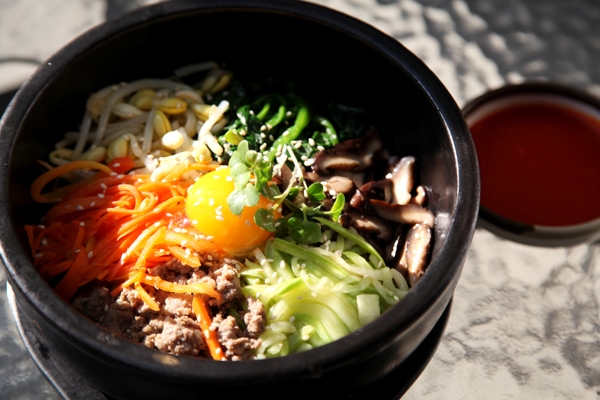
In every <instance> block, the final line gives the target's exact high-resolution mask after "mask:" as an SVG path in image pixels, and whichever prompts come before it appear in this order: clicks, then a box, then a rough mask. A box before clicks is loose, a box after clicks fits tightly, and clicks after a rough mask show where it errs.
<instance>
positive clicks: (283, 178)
mask: <svg viewBox="0 0 600 400" xmlns="http://www.w3.org/2000/svg"><path fill="white" fill-rule="evenodd" d="M292 177H293V173H292V170H291V169H290V167H288V166H287V165H286V164H283V165H281V169H280V170H279V172H278V173H277V174H276V175H275V177H274V178H275V180H277V181H278V182H279V187H280V189H282V191H283V190H285V189H286V188H287V187H288V186H289V185H290V181H291V180H292Z"/></svg>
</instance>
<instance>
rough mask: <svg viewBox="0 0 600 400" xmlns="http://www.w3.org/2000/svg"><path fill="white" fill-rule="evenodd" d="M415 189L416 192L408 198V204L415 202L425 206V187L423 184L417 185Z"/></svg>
mask: <svg viewBox="0 0 600 400" xmlns="http://www.w3.org/2000/svg"><path fill="white" fill-rule="evenodd" d="M415 191H416V192H417V194H416V195H414V196H413V197H412V198H411V199H410V204H417V205H420V206H423V207H425V206H426V205H427V189H426V188H425V186H422V185H420V186H417V188H416V189H415Z"/></svg>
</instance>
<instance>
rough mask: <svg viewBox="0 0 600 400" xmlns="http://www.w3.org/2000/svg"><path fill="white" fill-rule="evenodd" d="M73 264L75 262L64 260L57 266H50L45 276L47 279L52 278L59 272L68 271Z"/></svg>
mask: <svg viewBox="0 0 600 400" xmlns="http://www.w3.org/2000/svg"><path fill="white" fill-rule="evenodd" d="M74 262H75V260H65V261H63V262H61V263H58V264H52V265H50V267H49V268H48V269H47V270H46V275H47V276H48V277H53V276H56V275H58V274H60V273H61V272H65V271H66V270H68V269H69V268H71V267H72V265H73V263H74Z"/></svg>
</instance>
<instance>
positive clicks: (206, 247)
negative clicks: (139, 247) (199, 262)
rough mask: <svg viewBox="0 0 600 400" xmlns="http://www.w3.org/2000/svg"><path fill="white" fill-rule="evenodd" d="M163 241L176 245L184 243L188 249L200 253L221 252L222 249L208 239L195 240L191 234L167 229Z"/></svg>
mask: <svg viewBox="0 0 600 400" xmlns="http://www.w3.org/2000/svg"><path fill="white" fill-rule="evenodd" d="M165 242H167V243H172V244H178V245H181V244H182V243H185V246H184V247H189V248H190V249H192V250H194V251H198V252H201V253H206V252H209V251H214V252H217V253H223V250H222V249H221V248H220V247H219V246H218V245H217V244H216V243H215V242H212V241H210V240H196V239H195V238H194V237H193V236H192V235H189V234H185V233H180V232H174V231H167V234H166V235H165Z"/></svg>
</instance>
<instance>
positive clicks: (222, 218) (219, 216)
mask: <svg viewBox="0 0 600 400" xmlns="http://www.w3.org/2000/svg"><path fill="white" fill-rule="evenodd" d="M215 218H216V219H218V220H219V221H224V220H225V218H224V217H223V216H222V215H217V216H216V217H215Z"/></svg>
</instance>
